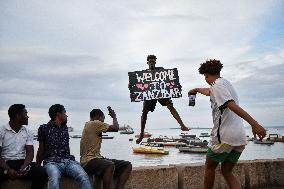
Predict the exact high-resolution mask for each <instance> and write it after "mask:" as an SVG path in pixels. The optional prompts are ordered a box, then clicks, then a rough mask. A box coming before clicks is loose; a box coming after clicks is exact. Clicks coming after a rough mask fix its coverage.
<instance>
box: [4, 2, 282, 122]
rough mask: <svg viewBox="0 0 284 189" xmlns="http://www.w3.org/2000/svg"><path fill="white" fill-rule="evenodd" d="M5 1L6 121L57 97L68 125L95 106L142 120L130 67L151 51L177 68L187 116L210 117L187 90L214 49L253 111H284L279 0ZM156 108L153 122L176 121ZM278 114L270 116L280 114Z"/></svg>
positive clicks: (140, 64)
mask: <svg viewBox="0 0 284 189" xmlns="http://www.w3.org/2000/svg"><path fill="white" fill-rule="evenodd" d="M0 7H1V8H0V9H1V10H0V20H1V21H0V41H1V43H0V89H1V91H0V99H1V101H0V111H1V113H0V119H1V120H2V119H3V120H7V116H6V113H5V112H6V110H7V108H8V107H9V106H10V105H11V104H13V103H20V102H22V103H25V104H26V105H27V107H29V109H30V114H31V115H32V116H33V117H34V118H31V122H30V123H31V124H33V123H36V124H35V125H38V123H40V122H41V121H40V120H41V119H43V120H44V121H46V120H48V117H47V116H46V115H45V116H42V115H41V114H42V113H43V114H44V113H46V112H47V109H48V107H49V106H50V105H51V104H53V103H62V104H64V105H65V106H66V107H67V109H68V111H69V112H70V114H71V115H70V116H69V118H70V124H73V125H82V123H84V121H85V120H86V119H88V112H89V111H90V109H92V108H93V107H106V106H107V105H112V106H114V107H115V108H116V109H117V110H118V111H119V115H120V116H121V117H120V120H121V122H130V123H131V124H132V125H134V127H139V126H140V114H141V109H142V103H131V102H130V98H129V91H128V89H127V84H128V75H127V72H129V71H136V70H142V69H145V68H147V64H146V56H147V55H148V54H155V55H157V57H158V60H157V66H162V67H164V68H178V70H179V76H180V82H181V84H182V86H183V96H184V97H183V98H182V99H174V104H175V106H176V108H177V110H178V111H179V113H180V114H181V115H182V117H184V121H185V122H186V123H187V124H188V125H192V124H193V125H196V126H208V125H210V124H211V123H212V120H211V117H210V114H211V113H210V106H209V101H208V98H206V97H198V102H197V106H196V107H195V109H194V110H192V109H188V107H187V106H185V105H186V104H187V98H186V93H187V90H189V89H191V88H193V87H199V86H200V87H207V84H206V83H205V82H204V78H203V76H201V75H199V74H198V67H199V64H200V63H202V62H204V61H205V60H206V59H208V58H217V59H220V60H221V61H222V63H223V64H224V69H223V72H222V74H223V76H224V77H225V78H228V79H229V80H230V81H232V83H233V85H234V86H235V87H236V89H237V91H238V92H239V96H240V101H241V102H242V103H243V105H244V107H246V108H249V110H252V111H254V112H257V113H256V117H257V118H258V117H259V115H262V113H261V111H259V110H258V109H257V107H258V106H261V107H263V106H265V107H266V108H270V111H271V112H275V115H276V114H277V113H276V112H279V111H280V112H282V113H283V112H284V110H283V108H282V107H283V104H284V102H283V98H284V97H283V92H282V91H281V90H282V89H283V84H282V83H283V79H282V77H281V76H282V75H283V68H282V67H283V60H284V46H283V43H282V41H283V36H281V34H282V33H283V27H282V29H281V27H276V25H277V23H282V22H283V21H282V22H281V18H283V16H281V11H282V10H283V2H281V1H266V0H265V1H249V2H248V1H218V2H202V1H199V2H196V1H178V2H172V1H163V2H161V1H151V3H149V2H141V1H123V2H122V1H104V2H99V1H91V0H85V1H80V2H78V1H74V0H73V1H72V0H71V1H44V2H43V1H42V2H40V1H34V0H32V1H29V2H22V1H5V2H1V6H0ZM268 27H269V29H268ZM274 28H276V29H277V32H272V31H274ZM276 29H275V31H276ZM271 30H272V31H271ZM267 31H269V34H271V33H273V34H274V35H266V33H265V32H267ZM263 36H265V40H264V39H262V37H263ZM263 41H265V43H262V42H263ZM263 99H269V100H268V101H265V102H264V100H263ZM250 108H251V109H250ZM152 116H153V117H152ZM150 117H151V118H149V121H148V123H147V124H149V127H153V125H159V126H160V127H175V126H173V125H177V123H176V122H175V120H174V119H172V118H170V117H171V115H170V114H169V112H168V111H167V110H166V109H165V108H161V107H158V108H157V111H155V112H154V113H152V114H151V115H150ZM161 117H163V120H161V119H159V118H161ZM261 117H263V116H261ZM273 118H274V117H273V115H272V116H270V118H269V121H265V123H266V124H281V123H283V118H279V116H275V119H274V120H276V121H274V120H273Z"/></svg>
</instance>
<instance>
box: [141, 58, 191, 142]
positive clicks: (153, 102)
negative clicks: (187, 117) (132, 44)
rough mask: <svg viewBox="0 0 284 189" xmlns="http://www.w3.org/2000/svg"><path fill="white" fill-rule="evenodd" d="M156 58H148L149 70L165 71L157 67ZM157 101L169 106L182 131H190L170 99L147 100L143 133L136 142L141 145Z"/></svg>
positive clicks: (144, 104)
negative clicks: (149, 115) (148, 118)
mask: <svg viewBox="0 0 284 189" xmlns="http://www.w3.org/2000/svg"><path fill="white" fill-rule="evenodd" d="M156 59H157V58H156V56H155V55H148V57H147V64H148V65H149V69H148V70H161V69H164V68H162V67H155V65H156ZM157 101H158V102H159V103H160V104H161V105H162V106H167V108H168V109H169V110H170V112H171V114H172V115H173V117H174V118H175V119H176V120H177V122H178V123H179V125H180V126H181V130H182V131H188V130H189V129H188V128H187V127H186V126H185V125H184V123H183V122H182V120H181V118H180V116H179V114H178V112H177V110H176V109H175V108H174V106H173V102H172V100H171V99H170V98H162V99H158V100H157V99H153V100H145V101H144V103H143V110H142V116H141V133H140V137H139V138H138V139H137V140H136V143H137V144H139V143H140V142H141V141H142V139H143V138H144V129H145V125H146V121H147V115H148V112H149V111H151V112H153V111H154V110H155V107H156V104H157Z"/></svg>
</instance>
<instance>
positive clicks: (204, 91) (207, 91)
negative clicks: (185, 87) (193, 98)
mask: <svg viewBox="0 0 284 189" xmlns="http://www.w3.org/2000/svg"><path fill="white" fill-rule="evenodd" d="M196 93H200V94H203V95H205V96H210V89H209V88H194V89H191V90H190V91H189V92H188V95H189V94H196Z"/></svg>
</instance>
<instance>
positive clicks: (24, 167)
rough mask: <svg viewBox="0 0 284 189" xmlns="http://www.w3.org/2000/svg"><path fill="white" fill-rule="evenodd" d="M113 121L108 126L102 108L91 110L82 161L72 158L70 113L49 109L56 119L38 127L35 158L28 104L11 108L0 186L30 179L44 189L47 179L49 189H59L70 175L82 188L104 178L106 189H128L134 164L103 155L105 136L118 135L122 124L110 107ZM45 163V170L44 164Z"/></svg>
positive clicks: (0, 133)
mask: <svg viewBox="0 0 284 189" xmlns="http://www.w3.org/2000/svg"><path fill="white" fill-rule="evenodd" d="M108 110H109V115H110V116H111V117H112V119H113V123H112V124H111V125H110V124H107V123H104V119H105V116H104V113H103V112H102V111H101V110H100V109H93V110H92V111H91V112H90V121H88V122H86V124H85V127H84V130H83V134H82V138H81V143H80V155H81V157H80V163H79V162H77V161H76V160H75V157H74V156H73V155H71V154H70V146H69V133H68V127H67V117H68V116H67V114H66V110H65V108H64V106H63V105H61V104H54V105H52V106H51V107H50V108H49V112H48V113H49V117H50V121H49V122H48V123H46V124H43V125H41V126H40V127H39V128H38V141H39V147H38V151H37V154H36V162H32V161H33V159H34V147H33V133H32V132H31V131H30V130H29V129H27V128H26V127H25V126H24V125H28V119H29V116H28V112H27V110H26V107H25V105H23V104H13V105H12V106H10V108H9V110H8V115H9V117H10V121H9V122H8V123H7V124H6V125H4V126H2V127H1V128H0V188H1V183H2V181H4V180H6V179H30V180H31V181H32V186H31V188H32V189H41V188H43V187H44V185H45V184H46V181H47V188H48V189H59V185H60V178H61V177H62V175H67V176H69V177H71V178H73V179H75V180H76V181H77V182H78V183H79V186H80V188H81V189H91V188H92V185H91V182H90V179H89V176H92V175H95V176H96V177H98V178H101V179H102V181H103V186H104V188H111V187H112V184H113V178H114V177H115V178H116V179H117V183H116V186H115V188H117V189H119V188H123V186H124V185H125V183H126V181H127V179H128V177H129V175H130V173H131V170H132V165H131V163H130V162H128V161H124V160H115V159H107V158H105V157H103V156H101V154H100V148H101V142H102V132H117V131H118V129H119V124H118V121H117V118H116V113H115V111H114V110H112V109H111V108H110V107H109V108H108ZM42 162H43V166H41V165H42Z"/></svg>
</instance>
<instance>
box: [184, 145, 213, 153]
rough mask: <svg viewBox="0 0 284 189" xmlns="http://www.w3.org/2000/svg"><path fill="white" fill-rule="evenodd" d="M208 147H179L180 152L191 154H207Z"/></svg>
mask: <svg viewBox="0 0 284 189" xmlns="http://www.w3.org/2000/svg"><path fill="white" fill-rule="evenodd" d="M207 150H208V147H207V146H206V147H204V146H191V145H190V146H186V147H179V151H180V152H189V153H207Z"/></svg>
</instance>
